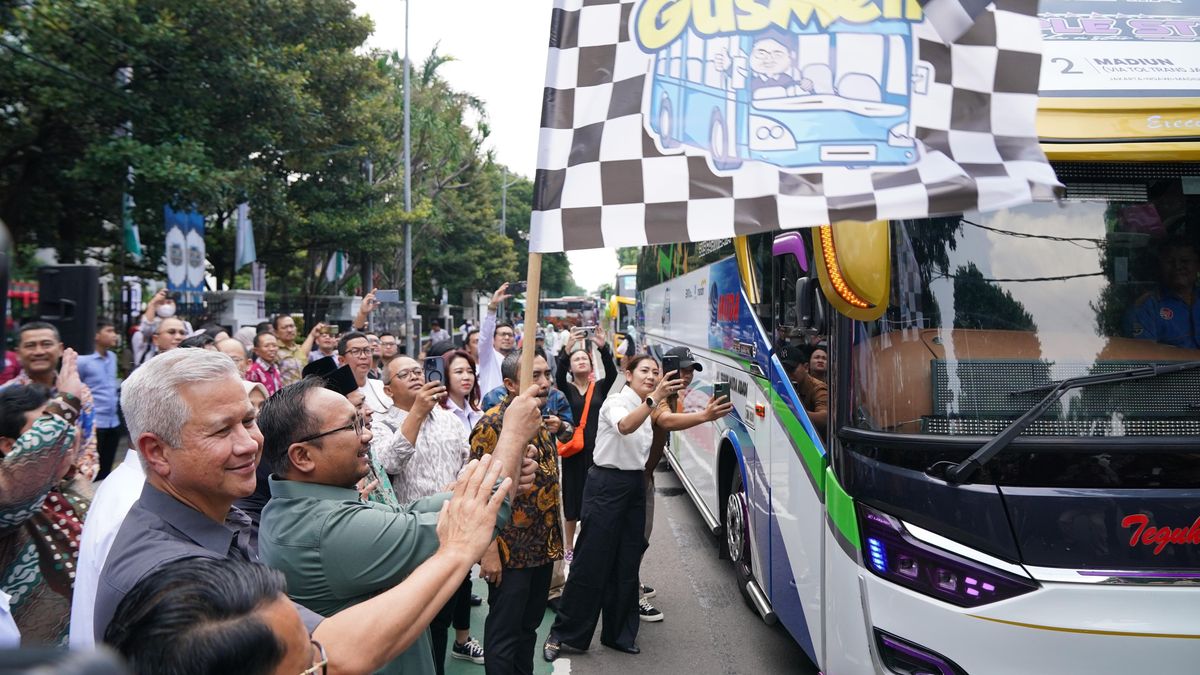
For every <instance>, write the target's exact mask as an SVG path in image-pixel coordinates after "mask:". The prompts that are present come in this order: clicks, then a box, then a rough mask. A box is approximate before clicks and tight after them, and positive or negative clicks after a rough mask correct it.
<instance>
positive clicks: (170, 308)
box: [155, 303, 175, 319]
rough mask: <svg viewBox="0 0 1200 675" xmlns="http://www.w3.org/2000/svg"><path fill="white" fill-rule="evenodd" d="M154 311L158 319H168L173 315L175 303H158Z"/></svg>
mask: <svg viewBox="0 0 1200 675" xmlns="http://www.w3.org/2000/svg"><path fill="white" fill-rule="evenodd" d="M155 313H157V314H158V318H160V319H169V318H171V317H173V316H175V303H171V304H167V305H159V306H158V309H157V310H156V312H155Z"/></svg>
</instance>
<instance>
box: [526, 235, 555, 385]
mask: <svg viewBox="0 0 1200 675" xmlns="http://www.w3.org/2000/svg"><path fill="white" fill-rule="evenodd" d="M525 281H526V288H525V332H524V333H523V334H522V335H521V389H520V390H519V391H521V392H524V391H525V390H526V389H528V388H529V385H531V384H533V356H534V353H533V352H534V350H535V349H537V329H538V322H537V317H538V295H540V291H541V288H542V254H541V253H534V252H533V251H530V252H529V270H528V272H527V273H526V275H525ZM548 357H549V355H547V358H548Z"/></svg>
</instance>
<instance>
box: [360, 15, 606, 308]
mask: <svg viewBox="0 0 1200 675" xmlns="http://www.w3.org/2000/svg"><path fill="white" fill-rule="evenodd" d="M356 4H357V6H358V9H359V12H361V13H364V14H368V15H370V16H371V18H373V19H374V20H375V34H374V35H373V36H372V37H371V39H370V40H369V41H368V44H369V45H370V46H372V47H378V48H381V49H395V50H398V51H400V53H401V54H403V53H404V4H405V3H404V2H402V1H399V0H356ZM551 6H552V3H551V0H513V1H510V2H499V1H497V0H414V1H413V3H412V7H411V9H410V10H409V11H410V14H409V36H410V39H411V40H412V45H411V46H410V50H409V51H410V56H411V57H412V59H413V63H414V64H418V65H419V64H420V63H421V62H422V61H423V60H424V59H425V57H426V56H428V55H429V52H430V50H431V49H433V47H434V45H439V46H438V51H439V52H440V53H442V54H448V55H451V56H453V57H454V58H455V59H456V60H457V61H456V62H455V63H448V64H446V65H444V66H442V67H441V68H440V69H439V72H440V73H441V74H442V75H443V77H445V78H446V79H447V80H448V81H449V82H450V83H451V84H452V85H453V86H454V87H455V88H456V89H459V90H462V91H467V92H470V93H472V94H475V95H476V96H479V97H480V98H482V99H483V100H484V101H485V102H486V103H487V111H488V121H489V123H490V125H491V131H492V133H491V136H490V139H489V144H490V146H491V147H492V149H494V150H495V152H496V159H497V161H499V162H501V163H503V164H506V165H508V166H509V168H511V169H512V170H513V171H516V172H518V173H520V174H522V175H524V176H526V177H528V178H531V179H532V178H533V174H534V169H535V168H536V166H537V143H538V120H539V119H540V116H541V106H542V83H543V82H544V80H545V74H546V44H547V42H548V41H549V29H550V8H551ZM568 255H569V257H570V260H571V271H572V273H573V274H574V276H575V281H576V282H578V283H579V285H581V286H583V287H584V288H586V289H588V290H589V291H594V290H595V289H596V287H597V286H599V285H600V284H602V283H604V282H608V283H612V282H613V278H614V276H615V275H616V270H617V257H616V254H615V253H614V252H613V251H611V250H602V249H597V250H591V251H575V252H572V253H570V254H568ZM522 275H524V271H523V270H522Z"/></svg>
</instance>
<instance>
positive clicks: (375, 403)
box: [358, 378, 392, 415]
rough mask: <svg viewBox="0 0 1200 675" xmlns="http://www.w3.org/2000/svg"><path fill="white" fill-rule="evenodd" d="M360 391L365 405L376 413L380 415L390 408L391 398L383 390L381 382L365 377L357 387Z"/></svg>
mask: <svg viewBox="0 0 1200 675" xmlns="http://www.w3.org/2000/svg"><path fill="white" fill-rule="evenodd" d="M358 391H359V392H361V393H362V395H363V399H364V400H366V402H367V407H368V408H370V409H371V412H373V413H375V414H376V415H381V414H383V413H385V412H387V411H388V410H390V409H391V408H392V399H391V398H389V397H388V395H387V394H386V393H384V391H383V383H382V382H380V381H379V380H372V379H370V378H368V379H367V381H366V383H364V384H363V386H361V387H359V388H358Z"/></svg>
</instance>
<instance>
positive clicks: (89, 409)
mask: <svg viewBox="0 0 1200 675" xmlns="http://www.w3.org/2000/svg"><path fill="white" fill-rule="evenodd" d="M54 379H55V382H57V381H58V375H55V376H54ZM30 384H37V383H36V382H34V381H33V380H31V379H29V376H28V375H26V374H25V371H24V370H22V371H21V373H20V374H19V375H17V376H16V377H14V378H13V379H11V380H9V381H8V382H6V383H5V384H4V386H6V387H10V386H17V385H30ZM82 386H83V391H82V392H80V394H79V400H80V401H82V402H83V405H82V406H81V407H80V413H79V419H78V420H77V421H76V422H75V424H76V426H78V427H79V430H80V431H81V432H82V433H83V436H82V437H81V438H80V440H79V454H78V455H76V457H75V471H76V473H77V474H78V475H79V476H82V477H83V478H86V479H87V480H94V479H95V478H96V474H97V473H98V472H99V471H100V463H99V460H98V456H97V455H96V412H95V409H94V407H93V405H92V390H91V389H88V386H87V385H86V384H85V385H82ZM50 396H58V386H57V384H56V385H55V386H53V387H51V388H50Z"/></svg>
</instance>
